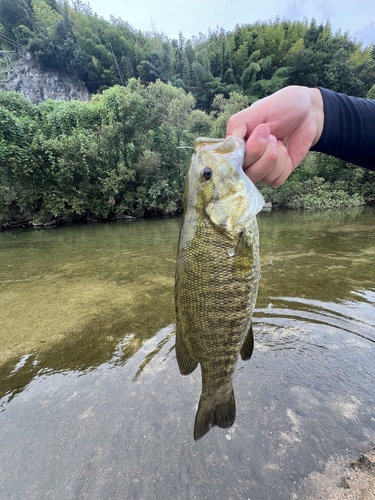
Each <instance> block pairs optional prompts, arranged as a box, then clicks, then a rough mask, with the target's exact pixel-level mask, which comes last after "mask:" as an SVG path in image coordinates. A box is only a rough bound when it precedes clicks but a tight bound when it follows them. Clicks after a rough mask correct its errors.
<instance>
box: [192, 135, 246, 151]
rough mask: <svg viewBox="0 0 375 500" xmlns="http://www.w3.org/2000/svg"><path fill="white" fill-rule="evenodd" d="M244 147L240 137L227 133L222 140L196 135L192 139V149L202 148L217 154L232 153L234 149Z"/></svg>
mask: <svg viewBox="0 0 375 500" xmlns="http://www.w3.org/2000/svg"><path fill="white" fill-rule="evenodd" d="M244 147H245V142H244V140H243V139H242V138H241V137H233V136H232V135H229V136H228V137H227V138H226V139H225V140H224V141H223V139H212V138H211V137H198V138H197V139H195V141H194V149H195V151H197V149H198V148H199V149H203V150H204V151H210V152H211V153H217V154H228V153H233V152H234V151H236V149H239V148H243V149H244Z"/></svg>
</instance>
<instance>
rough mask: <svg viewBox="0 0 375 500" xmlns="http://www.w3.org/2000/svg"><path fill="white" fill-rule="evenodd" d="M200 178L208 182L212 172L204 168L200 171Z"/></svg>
mask: <svg viewBox="0 0 375 500" xmlns="http://www.w3.org/2000/svg"><path fill="white" fill-rule="evenodd" d="M202 176H203V178H204V179H205V180H206V181H209V180H210V179H211V177H212V170H211V169H210V168H208V167H204V169H203V170H202Z"/></svg>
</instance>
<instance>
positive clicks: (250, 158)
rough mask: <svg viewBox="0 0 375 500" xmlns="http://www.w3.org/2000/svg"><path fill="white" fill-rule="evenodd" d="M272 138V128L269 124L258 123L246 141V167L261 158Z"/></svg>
mask: <svg viewBox="0 0 375 500" xmlns="http://www.w3.org/2000/svg"><path fill="white" fill-rule="evenodd" d="M269 138H270V128H269V126H268V125H264V124H261V125H258V127H256V128H255V129H254V131H253V132H252V134H251V135H250V137H249V138H248V140H247V141H246V151H245V158H244V162H243V164H244V168H246V167H249V166H250V165H252V164H253V163H255V162H256V161H257V160H259V158H261V157H262V156H263V155H264V153H265V151H266V149H267V147H268V141H269Z"/></svg>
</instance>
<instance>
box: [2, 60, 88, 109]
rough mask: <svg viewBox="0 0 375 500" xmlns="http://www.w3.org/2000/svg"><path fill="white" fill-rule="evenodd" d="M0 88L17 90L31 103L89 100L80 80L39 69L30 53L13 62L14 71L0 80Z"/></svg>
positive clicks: (54, 71)
mask: <svg viewBox="0 0 375 500" xmlns="http://www.w3.org/2000/svg"><path fill="white" fill-rule="evenodd" d="M0 90H2V91H10V90H17V91H19V92H21V94H23V95H24V96H25V97H26V98H27V99H29V101H31V102H32V103H33V104H39V103H40V102H42V101H45V100H46V99H53V100H55V101H56V100H57V101H71V100H73V99H74V100H77V101H89V100H90V92H89V90H88V89H87V87H86V86H85V84H84V83H83V82H82V81H80V80H79V79H78V78H76V77H73V76H70V75H66V74H65V73H63V72H60V71H56V70H49V71H41V70H40V68H39V67H38V65H37V63H36V62H34V60H33V59H32V57H31V56H30V54H26V55H25V56H24V57H22V58H21V59H19V60H18V61H17V62H16V63H14V71H12V72H11V73H10V74H9V75H8V80H7V81H2V82H0Z"/></svg>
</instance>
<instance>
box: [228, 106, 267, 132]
mask: <svg viewBox="0 0 375 500" xmlns="http://www.w3.org/2000/svg"><path fill="white" fill-rule="evenodd" d="M266 100H267V98H265V99H260V100H259V101H257V102H255V103H254V104H252V105H251V106H250V107H249V108H246V109H243V110H242V111H239V112H238V113H236V114H235V115H232V116H231V117H230V118H229V120H228V123H227V136H228V135H233V136H234V137H243V138H244V139H247V138H248V137H249V135H250V134H251V133H252V132H253V130H254V129H255V127H257V126H258V125H260V124H261V123H265V121H266V119H267V115H268V108H269V105H267V103H266V102H265V101H266Z"/></svg>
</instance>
